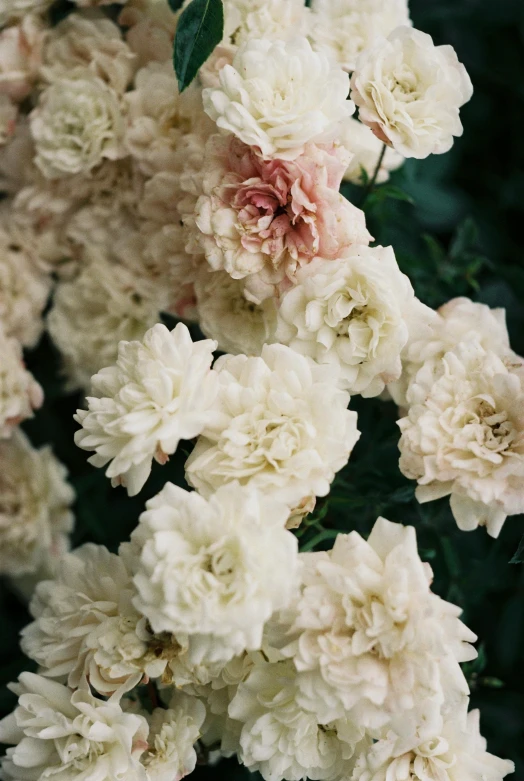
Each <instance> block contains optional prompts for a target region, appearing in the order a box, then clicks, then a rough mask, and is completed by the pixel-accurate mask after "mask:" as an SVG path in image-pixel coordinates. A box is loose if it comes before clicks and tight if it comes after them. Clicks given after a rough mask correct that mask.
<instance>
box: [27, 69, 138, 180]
mask: <svg viewBox="0 0 524 781" xmlns="http://www.w3.org/2000/svg"><path fill="white" fill-rule="evenodd" d="M30 121H31V133H32V134H33V138H34V141H35V148H36V155H35V163H36V165H37V166H38V168H39V169H40V171H41V172H42V173H43V175H44V176H45V177H46V178H48V179H57V178H60V177H63V176H68V175H71V174H78V173H82V174H84V175H86V174H88V173H89V172H90V171H92V169H93V168H95V166H97V165H98V164H99V163H101V162H102V160H104V159H109V160H116V159H118V158H119V157H123V155H124V152H123V147H122V139H123V132H124V119H123V116H122V109H121V107H120V103H119V99H118V96H117V94H116V92H114V90H113V89H112V88H111V87H109V86H108V85H107V84H106V83H105V82H104V81H102V79H99V78H96V77H93V76H92V75H91V74H90V73H89V71H88V72H87V73H86V74H85V75H84V77H83V78H81V77H80V74H79V75H78V78H74V79H68V78H63V79H58V80H57V81H55V82H53V84H51V86H49V87H48V88H47V89H46V90H44V92H43V93H42V95H41V96H40V99H39V102H38V105H37V107H36V108H35V109H34V110H33V112H32V113H31V115H30Z"/></svg>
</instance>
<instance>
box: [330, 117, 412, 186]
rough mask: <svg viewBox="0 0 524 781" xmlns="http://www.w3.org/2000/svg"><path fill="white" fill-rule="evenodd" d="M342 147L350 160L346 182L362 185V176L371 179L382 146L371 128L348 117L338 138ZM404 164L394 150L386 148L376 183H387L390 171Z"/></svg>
mask: <svg viewBox="0 0 524 781" xmlns="http://www.w3.org/2000/svg"><path fill="white" fill-rule="evenodd" d="M339 141H340V143H341V144H342V146H343V147H344V148H345V149H347V151H348V152H350V154H351V160H350V162H349V165H348V167H347V169H346V172H345V174H344V180H345V181H346V182H353V184H362V177H363V174H365V176H366V177H367V178H368V179H371V177H372V176H373V174H374V173H375V169H376V167H377V165H378V161H379V158H380V155H381V154H382V148H383V145H382V143H381V141H379V139H378V138H377V137H376V136H375V134H374V133H373V131H372V130H371V128H369V127H368V126H367V125H363V124H362V122H359V121H358V120H356V119H354V118H353V117H349V118H348V119H347V120H346V121H345V122H344V123H343V125H342V134H341V136H340V138H339ZM403 163H404V158H403V157H402V155H401V154H399V153H398V152H397V151H396V150H395V149H391V148H390V147H388V148H387V149H386V153H385V155H384V157H383V158H382V163H381V165H380V169H379V171H378V174H377V179H376V181H377V182H378V183H379V184H380V183H382V182H387V180H388V179H389V174H390V171H396V170H397V168H400V166H401V165H402V164H403Z"/></svg>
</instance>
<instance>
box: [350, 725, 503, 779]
mask: <svg viewBox="0 0 524 781" xmlns="http://www.w3.org/2000/svg"><path fill="white" fill-rule="evenodd" d="M479 716H480V714H479V711H478V710H473V711H471V712H470V713H468V714H467V718H466V719H465V718H464V717H463V715H462V713H459V714H456V715H455V716H454V717H453V718H451V719H449V720H447V721H446V722H445V723H444V726H443V728H442V730H441V731H440V732H439V733H438V734H435V735H433V736H432V737H430V738H428V739H427V740H423V741H421V742H417V740H416V736H411V740H412V742H413V744H414V745H413V748H411V750H407V751H406V750H405V748H404V747H402V746H401V745H400V746H399V743H401V741H399V739H398V737H397V736H395V735H394V734H392V733H388V734H387V735H386V736H385V737H384V738H382V739H381V740H379V741H378V742H377V743H374V744H373V745H372V746H370V747H369V748H368V750H367V751H363V752H362V753H361V754H360V756H359V757H358V758H357V762H356V766H355V769H354V771H353V773H352V775H351V781H406V779H410V781H411V780H412V781H480V780H481V779H482V781H502V779H503V778H504V776H506V775H508V773H513V772H514V770H515V766H514V764H513V762H509V761H508V760H506V759H499V757H496V756H494V755H493V754H489V753H488V752H487V751H486V741H485V739H484V738H483V737H482V736H481V734H480V731H479Z"/></svg>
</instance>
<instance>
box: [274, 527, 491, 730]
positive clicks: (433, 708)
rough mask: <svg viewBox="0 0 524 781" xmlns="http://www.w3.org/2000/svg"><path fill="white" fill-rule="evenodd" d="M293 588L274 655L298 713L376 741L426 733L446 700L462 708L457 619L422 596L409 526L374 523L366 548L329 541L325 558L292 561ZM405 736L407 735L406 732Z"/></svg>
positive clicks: (463, 654) (462, 648)
mask: <svg viewBox="0 0 524 781" xmlns="http://www.w3.org/2000/svg"><path fill="white" fill-rule="evenodd" d="M301 558H302V560H303V564H304V570H303V585H302V588H301V591H300V595H299V598H298V601H297V605H296V607H295V608H294V610H295V619H294V622H293V623H292V632H293V633H296V639H295V640H294V641H293V642H292V643H291V644H290V645H289V646H288V648H287V649H285V650H284V652H285V653H287V654H288V655H289V656H290V657H291V658H292V659H293V662H294V664H295V667H296V669H297V671H298V677H297V686H298V689H299V693H298V695H297V700H298V703H299V705H301V706H302V707H304V708H305V709H306V710H308V711H311V712H312V713H314V714H315V715H316V717H317V718H318V720H319V721H320V722H321V723H328V722H330V721H333V720H334V719H337V718H342V717H344V718H349V719H351V720H352V721H353V722H356V723H357V724H359V725H360V726H361V727H364V728H366V729H368V730H370V731H371V736H376V734H377V730H381V729H382V728H385V727H386V725H391V724H393V725H394V726H395V727H396V728H398V727H399V726H400V727H401V728H402V730H403V732H404V734H406V733H410V730H413V731H414V730H419V731H420V732H419V734H425V731H427V730H431V729H432V727H433V725H434V724H435V723H437V724H438V723H439V719H440V712H441V706H442V703H443V701H444V699H445V697H447V698H448V699H453V700H456V701H459V702H460V701H461V700H462V699H465V698H466V696H467V693H468V688H467V684H466V681H465V679H464V676H463V675H462V672H461V670H460V666H459V664H458V662H462V661H466V660H467V659H471V658H474V657H475V656H476V653H475V651H474V649H473V648H471V646H469V645H468V644H467V642H466V641H473V640H475V635H474V634H473V633H472V632H470V631H469V630H468V629H467V627H465V626H464V624H462V623H461V622H460V621H459V619H458V616H459V615H460V610H459V609H458V608H457V607H455V605H452V604H450V603H448V602H444V601H443V600H441V599H440V598H439V597H437V596H436V595H435V594H433V593H432V592H431V591H430V588H429V582H430V580H431V576H432V573H431V570H430V568H429V567H428V565H425V564H423V563H422V561H421V560H420V558H419V555H418V552H417V544H416V536H415V530H414V529H413V527H404V526H402V525H400V524H394V523H390V522H389V521H387V520H385V519H384V518H379V519H378V520H377V522H376V524H375V526H374V527H373V530H372V532H371V534H370V536H369V539H368V541H367V542H366V541H364V540H363V539H362V537H361V536H360V535H359V534H358V533H356V532H351V534H349V535H346V534H339V535H338V537H337V538H336V541H335V545H334V547H333V549H332V551H330V553H321V554H306V555H305V557H304V555H302V556H301ZM410 734H412V733H410Z"/></svg>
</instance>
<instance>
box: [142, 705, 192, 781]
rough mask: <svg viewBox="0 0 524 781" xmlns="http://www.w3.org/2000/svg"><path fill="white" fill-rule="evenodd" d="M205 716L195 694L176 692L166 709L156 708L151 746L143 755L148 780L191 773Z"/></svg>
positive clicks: (151, 723)
mask: <svg viewBox="0 0 524 781" xmlns="http://www.w3.org/2000/svg"><path fill="white" fill-rule="evenodd" d="M205 716H206V709H205V707H204V705H203V704H202V703H201V702H200V701H199V700H197V699H196V698H195V697H189V696H188V695H187V694H184V693H183V692H176V693H175V694H174V695H173V697H172V699H171V701H170V703H169V707H168V708H167V709H164V708H156V709H155V710H154V711H153V713H152V714H151V716H150V717H149V719H148V721H149V738H148V744H149V749H148V751H147V753H146V754H144V756H143V757H142V762H143V764H144V766H145V768H146V772H147V779H148V781H174V779H176V781H179V780H180V779H182V778H184V777H185V776H187V775H189V773H192V772H193V770H194V769H195V766H196V761H197V755H196V751H195V749H194V744H195V743H196V741H197V740H198V738H199V737H200V729H201V727H202V724H203V722H204V719H205Z"/></svg>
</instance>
